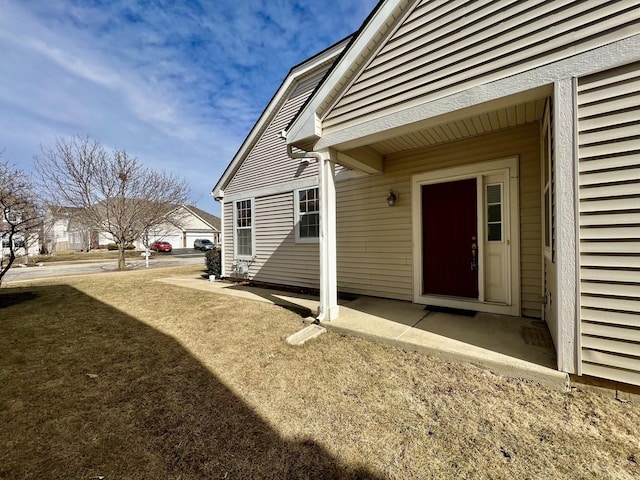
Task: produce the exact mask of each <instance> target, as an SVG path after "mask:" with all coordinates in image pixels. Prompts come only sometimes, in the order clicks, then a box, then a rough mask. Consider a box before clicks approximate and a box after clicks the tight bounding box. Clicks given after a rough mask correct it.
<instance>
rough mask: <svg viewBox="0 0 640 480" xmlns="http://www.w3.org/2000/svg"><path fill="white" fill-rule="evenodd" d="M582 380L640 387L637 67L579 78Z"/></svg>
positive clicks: (639, 74)
mask: <svg viewBox="0 0 640 480" xmlns="http://www.w3.org/2000/svg"><path fill="white" fill-rule="evenodd" d="M577 110H578V115H577V116H578V124H577V129H578V172H579V173H578V177H579V178H578V185H579V227H580V229H579V250H580V257H579V267H580V297H579V302H580V319H581V322H580V330H581V353H582V365H581V367H582V373H583V374H588V375H593V376H598V377H604V378H609V379H612V380H617V381H622V382H627V383H631V384H635V385H640V228H639V227H638V225H640V168H639V167H638V166H639V165H640V153H638V152H640V136H638V132H639V131H640V130H639V129H640V62H638V63H633V64H629V65H625V66H623V67H619V68H616V69H613V70H608V71H604V72H601V73H598V74H595V75H591V76H587V77H584V78H580V79H578V82H577Z"/></svg>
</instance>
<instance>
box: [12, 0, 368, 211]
mask: <svg viewBox="0 0 640 480" xmlns="http://www.w3.org/2000/svg"><path fill="white" fill-rule="evenodd" d="M375 3H376V1H375V0H344V1H342V2H336V4H335V5H332V6H331V8H327V6H326V4H325V2H317V1H315V0H304V1H302V0H298V1H295V0H243V1H242V2H238V1H237V0H218V1H215V2H212V1H203V2H201V3H198V2H195V1H183V2H179V1H176V2H137V1H129V0H113V1H107V0H105V1H100V0H94V1H91V2H88V1H86V0H57V1H56V2H22V1H20V0H0V51H2V52H3V59H2V63H1V64H0V65H1V66H0V68H1V69H2V70H1V71H0V72H1V74H2V88H1V89H0V148H3V147H5V148H6V150H7V151H6V155H7V157H9V156H14V157H15V156H17V157H20V161H21V162H22V161H24V162H27V163H28V162H30V158H31V156H32V155H33V154H37V153H38V150H39V144H40V143H42V144H45V145H46V144H50V143H52V142H53V140H54V138H55V136H70V135H75V134H80V135H85V134H89V135H90V136H92V137H94V138H96V139H98V140H100V141H102V142H103V143H104V144H105V145H113V146H115V147H118V148H125V149H127V150H128V151H129V152H130V153H132V154H134V155H137V156H138V157H139V158H140V159H141V160H142V161H144V162H148V163H149V164H150V165H152V166H159V167H160V168H165V169H168V170H172V171H174V172H176V173H181V174H184V175H185V176H186V177H187V180H188V181H189V183H190V184H191V185H192V188H193V189H194V196H196V197H202V198H204V200H203V202H204V203H202V204H201V206H202V207H203V208H205V209H207V210H210V211H215V210H216V209H217V206H216V205H215V204H213V203H210V200H208V199H207V195H206V194H207V193H208V190H210V188H211V187H212V186H213V185H214V184H215V182H216V181H217V179H218V177H219V176H220V175H221V173H222V171H223V170H224V168H225V167H226V164H227V162H228V161H229V160H230V159H231V158H232V156H233V154H234V153H235V151H236V150H237V148H238V147H239V145H240V143H241V141H242V140H243V139H244V137H245V136H246V134H247V133H248V131H249V129H250V128H251V127H252V125H253V123H254V122H255V121H256V120H257V117H258V116H259V114H260V113H261V112H262V110H263V109H264V107H265V106H266V103H267V102H268V101H269V99H270V98H271V96H272V95H273V93H274V92H275V90H276V88H277V87H278V86H279V84H280V82H281V81H282V80H283V79H284V76H285V75H286V73H287V72H288V70H289V69H290V67H291V66H293V65H294V64H297V63H299V62H301V61H303V60H304V59H305V58H307V57H308V56H310V55H311V54H314V53H316V52H318V51H320V50H323V49H324V48H326V47H328V46H329V45H330V44H332V43H334V42H336V41H338V40H340V39H341V38H343V37H344V36H346V35H347V34H349V33H351V32H352V31H353V30H355V29H356V28H357V27H358V26H359V23H360V22H361V21H362V20H363V19H364V17H365V16H366V14H367V13H368V10H369V9H370V8H373V6H374V5H375ZM319 25H331V28H318V26H319ZM22 159H24V160H22ZM16 160H18V159H17V158H16Z"/></svg>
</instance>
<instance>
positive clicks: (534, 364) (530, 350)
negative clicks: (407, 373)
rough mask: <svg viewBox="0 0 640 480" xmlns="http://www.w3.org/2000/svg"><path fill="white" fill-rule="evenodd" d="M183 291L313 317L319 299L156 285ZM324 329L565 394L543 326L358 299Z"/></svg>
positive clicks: (195, 282)
mask: <svg viewBox="0 0 640 480" xmlns="http://www.w3.org/2000/svg"><path fill="white" fill-rule="evenodd" d="M158 281H160V282H165V283H170V284H172V285H178V286H182V287H187V288H195V289H198V290H203V291H209V292H214V293H219V294H223V295H231V296H236V297H240V298H245V299H249V300H256V301H262V302H268V303H272V304H275V305H279V306H282V307H284V308H288V309H290V310H293V311H295V312H297V313H300V314H301V315H303V316H306V315H310V314H315V312H316V311H317V309H318V305H319V301H318V298H317V297H311V296H308V295H299V294H295V293H289V292H283V291H279V290H270V289H265V288H256V287H249V286H245V285H238V284H233V283H227V282H210V281H207V280H204V279H202V278H189V277H170V278H163V279H159V280H158ZM322 326H323V327H325V328H327V329H328V330H332V331H335V332H339V333H344V334H349V335H356V336H360V337H364V338H368V339H371V340H375V341H380V342H383V343H386V344H389V345H393V346H396V347H398V348H402V349H405V350H412V351H420V352H425V353H428V354H430V355H434V356H436V357H439V358H442V359H444V360H448V361H460V362H469V363H472V364H474V365H478V366H481V367H484V368H488V369H489V370H492V371H494V372H496V373H499V374H501V375H505V376H508V377H513V378H524V379H527V380H532V381H535V382H538V383H540V384H542V385H545V386H548V387H551V388H554V389H559V390H566V389H567V388H568V386H569V376H568V375H567V374H566V373H562V372H559V371H557V370H556V369H555V365H556V358H555V350H554V348H553V343H552V342H551V338H550V336H549V332H548V330H547V328H546V326H545V324H544V323H542V322H540V321H535V320H531V319H524V318H516V317H507V316H502V315H493V314H485V313H477V314H476V315H475V316H464V315H457V314H452V313H445V312H435V311H428V310H425V307H424V305H417V304H414V303H410V302H403V301H397V300H387V299H381V298H374V297H366V296H361V297H358V298H356V299H355V300H352V301H341V302H340V317H339V318H338V319H337V320H334V321H332V322H323V323H322Z"/></svg>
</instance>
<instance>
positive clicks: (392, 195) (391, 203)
mask: <svg viewBox="0 0 640 480" xmlns="http://www.w3.org/2000/svg"><path fill="white" fill-rule="evenodd" d="M397 201H398V194H397V193H394V192H393V190H389V195H387V203H388V204H389V206H390V207H393V206H394V205H395V204H396V202H397Z"/></svg>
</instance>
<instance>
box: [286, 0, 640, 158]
mask: <svg viewBox="0 0 640 480" xmlns="http://www.w3.org/2000/svg"><path fill="white" fill-rule="evenodd" d="M639 19H640V10H638V8H637V5H635V4H634V2H606V3H602V2H569V3H567V2H562V1H560V0H553V1H547V2H540V1H539V0H527V1H520V2H513V1H511V0H500V1H493V2H491V1H483V2H443V1H439V0H384V1H383V2H381V3H380V4H379V5H378V8H377V9H376V10H375V11H374V12H373V14H372V15H371V16H370V17H369V18H368V19H367V20H366V22H365V24H364V25H363V26H362V28H361V29H360V30H359V32H358V34H357V36H356V38H355V39H354V41H353V42H352V43H351V44H350V45H349V47H348V48H347V49H346V50H345V51H344V53H343V54H342V55H341V57H340V59H339V60H338V61H337V62H336V64H335V66H334V68H333V69H332V72H331V73H330V75H327V77H326V78H325V80H324V82H323V84H322V86H321V87H320V88H319V89H318V90H317V91H316V92H315V94H314V95H313V97H312V98H311V100H310V101H309V102H308V103H307V105H306V106H305V107H304V108H303V109H301V110H300V111H299V112H298V115H297V116H296V118H295V120H294V121H293V122H292V123H291V124H290V126H289V128H288V129H287V132H286V137H287V143H288V144H289V145H293V146H296V147H299V148H304V149H307V150H309V149H310V148H309V146H311V148H312V149H323V148H327V147H332V148H335V149H338V150H342V151H345V150H349V149H354V148H357V147H361V146H363V145H368V144H369V143H370V141H371V140H373V139H375V140H378V141H380V140H382V138H381V135H382V136H385V135H386V136H387V138H392V137H393V136H395V135H398V134H400V133H410V132H412V130H413V131H417V130H418V129H420V128H423V127H425V126H432V125H434V124H435V123H436V122H442V121H443V119H444V118H445V117H444V116H445V115H450V114H451V113H452V112H454V111H459V112H462V110H463V109H464V108H470V109H473V108H475V107H476V106H478V105H480V104H483V103H485V104H487V103H489V102H494V101H495V102H497V103H500V102H503V103H505V104H506V102H515V103H518V104H522V103H524V102H525V101H528V100H532V99H535V98H542V97H543V96H546V95H547V94H548V88H547V87H549V86H550V85H552V84H553V82H554V81H556V80H560V79H563V78H568V76H573V77H578V76H583V75H589V74H592V73H595V72H597V71H600V70H603V69H606V68H612V67H616V66H618V65H621V64H624V63H628V62H634V61H637V55H635V53H636V52H637V51H638V50H637V43H638V34H639V32H640V28H639V27H638V24H639V23H638V20H639ZM535 89H540V90H539V91H537V92H536V91H535ZM525 92H526V93H525ZM523 93H525V95H524V96H523V95H522V94H523ZM509 95H513V98H511V99H509V100H505V99H507V97H509ZM527 95H528V96H529V97H530V98H529V97H527ZM525 97H527V98H525ZM534 97H535V98H534ZM501 106H502V107H504V106H505V105H501ZM470 111H472V110H470ZM467 113H468V112H467ZM447 118H448V119H451V118H454V117H453V116H449V117H447Z"/></svg>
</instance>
